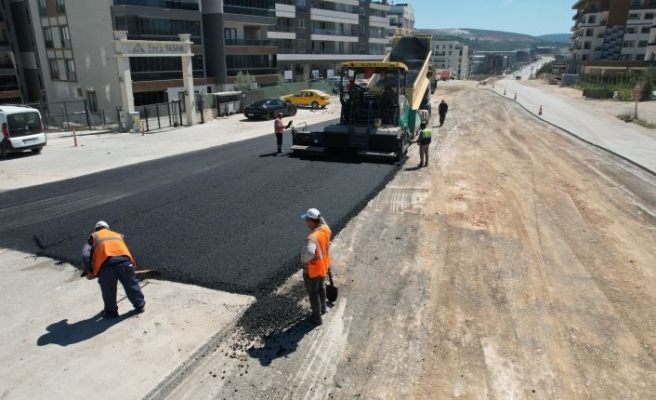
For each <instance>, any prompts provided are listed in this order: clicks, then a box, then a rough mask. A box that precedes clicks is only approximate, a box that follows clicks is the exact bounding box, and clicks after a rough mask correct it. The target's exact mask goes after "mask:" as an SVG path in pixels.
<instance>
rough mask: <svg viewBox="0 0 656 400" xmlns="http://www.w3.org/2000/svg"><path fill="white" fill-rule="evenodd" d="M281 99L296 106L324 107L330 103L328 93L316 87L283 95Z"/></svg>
mask: <svg viewBox="0 0 656 400" xmlns="http://www.w3.org/2000/svg"><path fill="white" fill-rule="evenodd" d="M282 100H283V101H284V102H286V103H289V104H294V105H297V106H307V107H312V108H319V107H321V108H324V107H326V106H327V105H328V104H330V95H328V94H327V93H326V92H324V91H321V90H317V89H305V90H301V91H299V92H296V93H294V94H290V95H287V96H284V97H283V98H282Z"/></svg>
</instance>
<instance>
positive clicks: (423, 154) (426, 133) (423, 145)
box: [419, 122, 431, 167]
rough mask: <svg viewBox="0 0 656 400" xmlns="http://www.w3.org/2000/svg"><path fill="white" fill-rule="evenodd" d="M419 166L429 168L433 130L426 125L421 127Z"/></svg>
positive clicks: (423, 124) (422, 124)
mask: <svg viewBox="0 0 656 400" xmlns="http://www.w3.org/2000/svg"><path fill="white" fill-rule="evenodd" d="M419 129H421V130H420V131H419V166H420V167H428V147H429V146H430V143H431V130H430V129H428V128H427V127H426V123H425V122H422V123H421V125H419Z"/></svg>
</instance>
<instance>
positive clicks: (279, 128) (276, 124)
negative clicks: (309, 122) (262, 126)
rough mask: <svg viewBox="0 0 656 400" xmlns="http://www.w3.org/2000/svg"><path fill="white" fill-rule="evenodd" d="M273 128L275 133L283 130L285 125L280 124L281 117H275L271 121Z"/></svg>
mask: <svg viewBox="0 0 656 400" xmlns="http://www.w3.org/2000/svg"><path fill="white" fill-rule="evenodd" d="M273 129H274V132H275V133H284V132H285V127H284V126H283V124H282V117H278V118H276V120H275V122H274V123H273Z"/></svg>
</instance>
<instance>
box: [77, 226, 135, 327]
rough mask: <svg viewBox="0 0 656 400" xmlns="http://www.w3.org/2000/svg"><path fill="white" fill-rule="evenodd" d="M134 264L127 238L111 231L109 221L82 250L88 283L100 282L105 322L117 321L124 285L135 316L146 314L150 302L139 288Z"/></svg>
mask: <svg viewBox="0 0 656 400" xmlns="http://www.w3.org/2000/svg"><path fill="white" fill-rule="evenodd" d="M136 265H137V263H136V262H135V261H134V258H133V257H132V254H130V250H128V246H127V245H126V244H125V241H124V240H123V235H122V234H120V233H118V232H114V231H111V230H109V225H108V224H107V222H105V221H98V222H97V223H96V226H95V227H94V232H92V233H91V235H90V236H89V239H88V240H87V243H86V244H85V245H84V248H83V249H82V266H83V267H84V274H83V276H86V278H87V279H89V280H91V279H95V278H96V277H97V278H98V284H99V285H100V292H101V293H102V298H103V302H104V303H105V308H104V311H103V313H102V316H103V318H117V317H118V306H117V305H116V286H117V282H118V281H120V282H121V284H122V285H123V288H124V289H125V294H126V295H127V297H128V300H130V302H131V303H132V306H133V307H134V310H135V313H142V312H144V310H145V308H144V307H145V306H146V300H145V298H144V295H143V293H142V291H141V288H140V287H139V281H137V278H136V275H135V273H134V269H135V267H136Z"/></svg>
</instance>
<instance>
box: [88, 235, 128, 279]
mask: <svg viewBox="0 0 656 400" xmlns="http://www.w3.org/2000/svg"><path fill="white" fill-rule="evenodd" d="M91 250H92V252H93V274H94V275H98V272H100V267H102V265H103V263H104V262H105V261H106V260H107V258H109V257H117V256H125V257H129V258H130V261H132V265H134V266H135V268H136V266H137V263H135V262H134V258H132V254H130V250H128V246H127V245H126V244H125V242H124V241H123V235H121V234H120V233H118V232H113V231H110V230H109V229H101V230H99V231H96V232H93V233H92V234H91Z"/></svg>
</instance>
